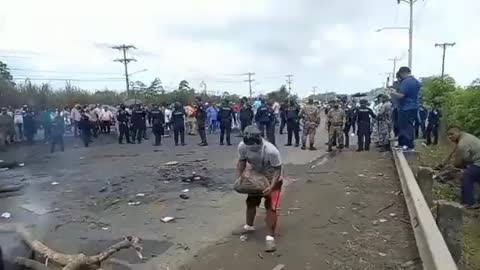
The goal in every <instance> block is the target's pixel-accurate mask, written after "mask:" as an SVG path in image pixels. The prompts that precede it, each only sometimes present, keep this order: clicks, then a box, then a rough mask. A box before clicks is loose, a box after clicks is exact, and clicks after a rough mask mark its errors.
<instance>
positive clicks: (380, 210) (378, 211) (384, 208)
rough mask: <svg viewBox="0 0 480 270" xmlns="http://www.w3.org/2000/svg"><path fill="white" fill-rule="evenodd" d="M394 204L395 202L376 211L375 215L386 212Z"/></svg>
mask: <svg viewBox="0 0 480 270" xmlns="http://www.w3.org/2000/svg"><path fill="white" fill-rule="evenodd" d="M395 204H396V202H393V203H391V204H389V205H387V206H385V207H383V208H380V209H378V210H377V214H379V213H381V212H383V211H385V210H387V209H388V208H390V207H392V206H394V205H395Z"/></svg>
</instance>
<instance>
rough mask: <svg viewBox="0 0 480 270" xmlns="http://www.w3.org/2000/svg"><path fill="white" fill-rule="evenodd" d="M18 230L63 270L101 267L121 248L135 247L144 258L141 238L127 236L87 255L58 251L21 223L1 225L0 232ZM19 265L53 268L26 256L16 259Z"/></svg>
mask: <svg viewBox="0 0 480 270" xmlns="http://www.w3.org/2000/svg"><path fill="white" fill-rule="evenodd" d="M2 231H4V232H16V233H17V234H18V235H19V236H20V237H21V239H22V240H23V241H24V242H25V243H26V244H27V245H28V246H29V247H30V248H31V249H32V250H33V251H34V252H35V253H36V254H38V255H40V256H42V257H44V258H45V259H48V260H49V261H53V262H54V263H56V264H57V265H60V266H64V267H63V270H77V269H81V268H83V267H82V266H87V267H88V268H90V269H98V268H100V264H101V263H102V262H103V261H105V260H106V259H108V258H109V257H110V256H112V254H114V253H116V252H118V251H120V250H121V249H127V248H131V247H133V248H134V249H135V251H136V252H137V254H138V256H139V257H140V258H143V256H142V254H141V253H140V252H141V251H142V247H141V246H140V245H139V242H140V238H138V237H132V236H127V237H125V238H124V239H123V240H122V241H120V242H118V243H116V244H114V245H112V246H110V247H108V248H107V249H105V250H104V251H102V252H101V253H100V254H98V255H95V256H86V255H85V254H82V253H80V254H75V255H70V254H63V253H59V252H56V251H54V250H52V249H50V248H49V247H47V246H46V245H44V244H43V243H42V242H40V241H38V240H35V239H34V238H33V236H32V235H31V233H30V232H29V231H27V229H26V228H25V227H24V226H21V225H19V224H3V225H0V232H2ZM16 262H17V263H18V264H19V265H23V266H27V267H29V268H31V269H35V270H51V268H49V267H47V266H46V265H43V264H42V263H40V262H36V261H33V260H29V259H26V258H21V257H20V258H17V261H16Z"/></svg>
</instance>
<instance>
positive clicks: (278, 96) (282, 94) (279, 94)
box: [266, 85, 296, 102]
mask: <svg viewBox="0 0 480 270" xmlns="http://www.w3.org/2000/svg"><path fill="white" fill-rule="evenodd" d="M289 96H290V95H289V93H288V90H287V86H285V85H282V86H280V88H279V89H278V90H276V91H272V92H270V93H267V95H266V97H267V99H271V100H274V101H278V102H283V101H284V100H287V99H288V98H289ZM293 97H294V96H290V98H293ZM295 99H296V98H295Z"/></svg>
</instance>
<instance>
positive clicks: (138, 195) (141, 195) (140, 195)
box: [135, 193, 145, 197]
mask: <svg viewBox="0 0 480 270" xmlns="http://www.w3.org/2000/svg"><path fill="white" fill-rule="evenodd" d="M135 197H145V193H137V195H135Z"/></svg>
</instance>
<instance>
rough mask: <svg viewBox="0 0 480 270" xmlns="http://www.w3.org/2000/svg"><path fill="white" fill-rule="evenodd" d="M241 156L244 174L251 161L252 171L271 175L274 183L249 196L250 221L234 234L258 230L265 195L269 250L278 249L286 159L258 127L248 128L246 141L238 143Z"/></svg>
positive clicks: (248, 214) (240, 162) (266, 240)
mask: <svg viewBox="0 0 480 270" xmlns="http://www.w3.org/2000/svg"><path fill="white" fill-rule="evenodd" d="M238 153H239V159H238V163H237V172H238V176H239V177H240V176H241V175H242V174H243V173H244V171H245V169H246V167H247V163H248V164H250V166H251V167H252V170H254V171H256V172H258V173H261V174H263V175H265V176H266V177H267V179H268V180H269V182H270V186H269V187H268V188H266V189H265V190H264V191H263V196H253V195H248V197H247V201H246V203H247V213H246V224H245V225H244V226H243V227H242V228H241V229H240V230H238V231H236V232H234V234H237V235H238V234H246V233H250V232H253V231H254V230H255V227H254V226H253V225H254V221H255V215H256V212H257V207H258V206H260V203H261V201H262V198H263V199H264V204H265V209H266V211H267V212H266V217H265V222H266V225H267V229H268V235H267V236H266V239H265V244H266V248H265V251H266V252H274V251H275V250H276V247H275V229H276V226H277V207H278V203H279V200H280V191H281V189H282V179H281V172H282V161H281V157H280V152H279V151H278V149H277V148H276V147H275V146H274V145H273V144H271V143H270V142H268V141H266V140H265V139H263V138H262V137H261V132H260V130H259V129H258V128H256V127H254V126H248V127H247V128H245V131H244V136H243V141H242V142H240V144H239V145H238Z"/></svg>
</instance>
